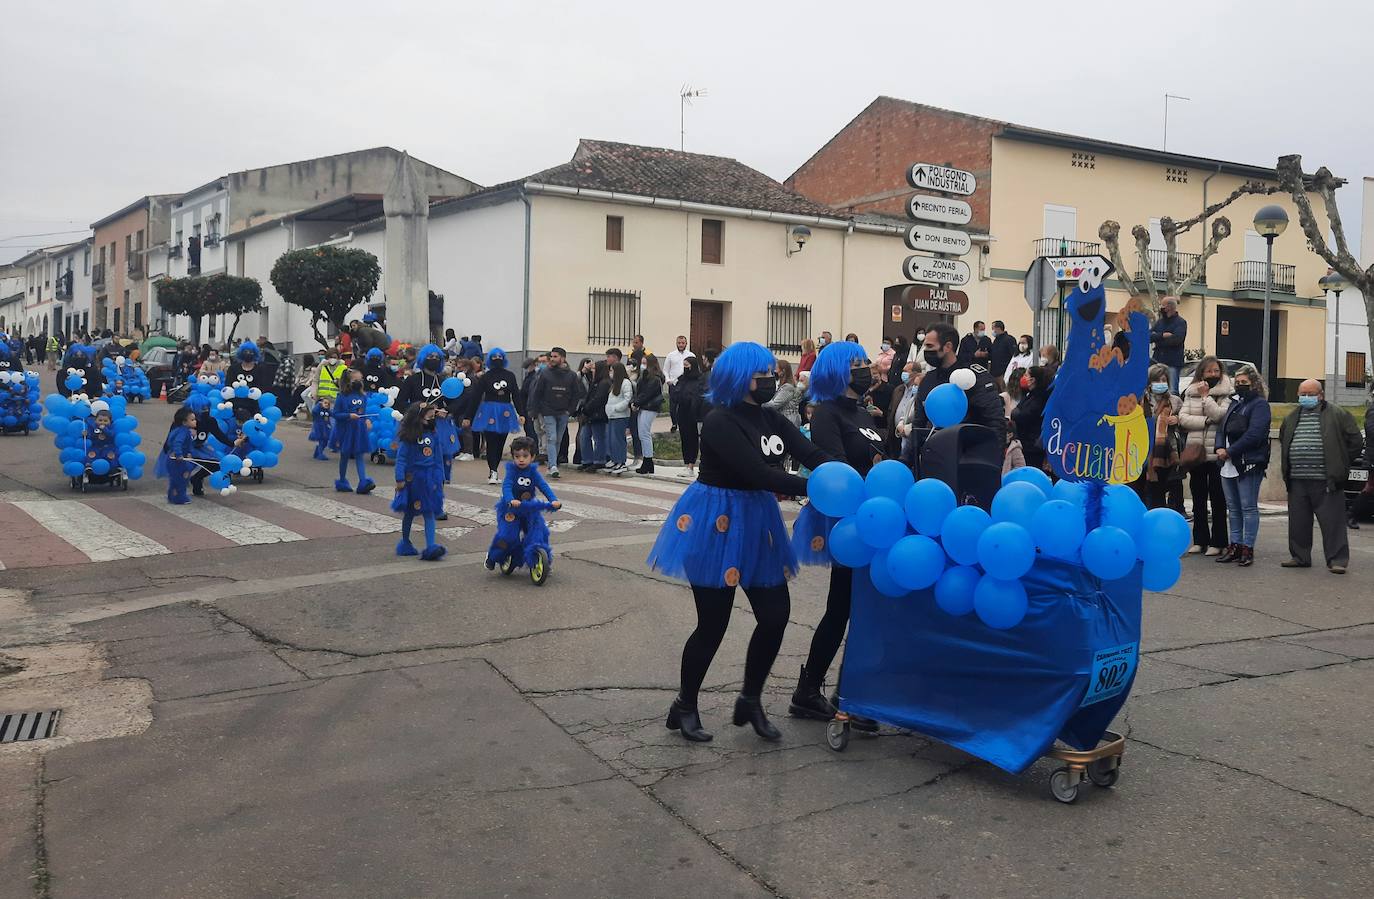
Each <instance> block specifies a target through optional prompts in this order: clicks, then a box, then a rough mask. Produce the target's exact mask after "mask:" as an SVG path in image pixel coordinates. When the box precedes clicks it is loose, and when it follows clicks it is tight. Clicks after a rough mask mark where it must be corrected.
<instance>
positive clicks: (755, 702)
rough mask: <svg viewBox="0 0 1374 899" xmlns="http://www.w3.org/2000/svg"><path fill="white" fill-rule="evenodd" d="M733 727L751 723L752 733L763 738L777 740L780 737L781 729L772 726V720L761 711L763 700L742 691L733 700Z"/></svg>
mask: <svg viewBox="0 0 1374 899" xmlns="http://www.w3.org/2000/svg"><path fill="white" fill-rule="evenodd" d="M734 721H735V727H743V726H744V725H745V724H749V725H752V726H753V728H754V733H756V734H758V735H759V736H760V737H763V738H764V739H765V740H770V741H772V742H777V741H778V740H781V739H782V731H780V730H778V729H777V728H776V727H774V726H773V722H771V721H769V720H768V716H767V715H765V714H764V713H763V702H762V701H761V700H760V699H759V697H757V696H745V695H744V694H743V693H741V694H740V695H739V698H738V699H736V700H735V718H734Z"/></svg>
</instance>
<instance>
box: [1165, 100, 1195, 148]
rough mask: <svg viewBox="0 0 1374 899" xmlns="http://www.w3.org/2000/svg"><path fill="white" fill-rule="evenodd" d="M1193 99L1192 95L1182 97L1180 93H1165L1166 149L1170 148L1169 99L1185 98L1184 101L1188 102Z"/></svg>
mask: <svg viewBox="0 0 1374 899" xmlns="http://www.w3.org/2000/svg"><path fill="white" fill-rule="evenodd" d="M1191 99H1192V97H1180V96H1179V95H1178V94H1165V95H1164V147H1163V149H1165V150H1166V151H1167V150H1168V149H1169V101H1170V100H1183V101H1184V102H1185V103H1186V102H1188V101H1189V100H1191Z"/></svg>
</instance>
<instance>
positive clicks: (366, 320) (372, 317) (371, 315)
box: [363, 312, 377, 325]
mask: <svg viewBox="0 0 1374 899" xmlns="http://www.w3.org/2000/svg"><path fill="white" fill-rule="evenodd" d="M376 321H377V313H375V312H364V313H363V324H365V325H370V324H373V323H374V322H376Z"/></svg>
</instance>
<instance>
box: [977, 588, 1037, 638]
mask: <svg viewBox="0 0 1374 899" xmlns="http://www.w3.org/2000/svg"><path fill="white" fill-rule="evenodd" d="M1029 605H1030V603H1029V600H1028V599H1027V597H1026V588H1025V587H1023V586H1022V585H1021V582H1020V581H1003V580H999V579H997V578H995V577H991V576H989V577H985V578H983V579H982V580H981V581H979V582H978V586H977V588H976V589H975V590H974V591H973V610H974V611H975V612H977V613H978V617H979V618H980V619H982V622H983V623H984V624H986V625H987V626H988V627H991V628H995V629H997V630H1006V629H1007V628H1009V627H1016V625H1018V624H1020V623H1021V621H1022V619H1024V618H1025V617H1026V609H1027V607H1028V606H1029Z"/></svg>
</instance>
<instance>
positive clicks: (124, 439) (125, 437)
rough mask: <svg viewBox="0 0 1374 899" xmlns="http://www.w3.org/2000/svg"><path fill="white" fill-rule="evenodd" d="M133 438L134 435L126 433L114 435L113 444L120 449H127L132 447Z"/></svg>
mask: <svg viewBox="0 0 1374 899" xmlns="http://www.w3.org/2000/svg"><path fill="white" fill-rule="evenodd" d="M133 438H134V435H133V434H131V433H128V432H126V433H123V434H116V435H115V437H114V444H115V446H117V447H119V448H120V449H128V448H129V447H130V446H133Z"/></svg>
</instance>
